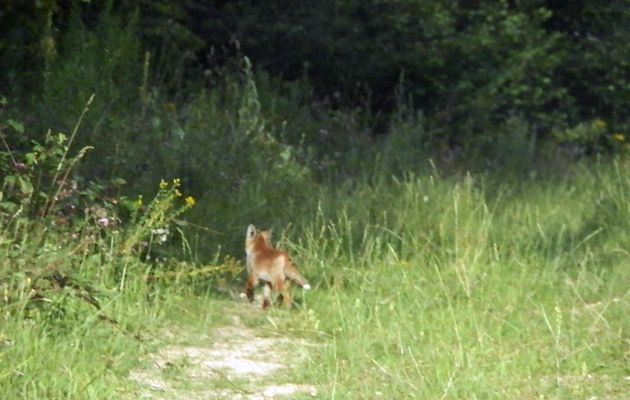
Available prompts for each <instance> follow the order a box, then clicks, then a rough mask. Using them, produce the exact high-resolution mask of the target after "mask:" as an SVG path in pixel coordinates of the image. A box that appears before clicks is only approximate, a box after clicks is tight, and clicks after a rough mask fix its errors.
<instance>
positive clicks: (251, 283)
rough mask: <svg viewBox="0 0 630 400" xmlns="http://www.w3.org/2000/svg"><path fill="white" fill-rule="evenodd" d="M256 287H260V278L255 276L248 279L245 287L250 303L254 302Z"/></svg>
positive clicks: (252, 275)
mask: <svg viewBox="0 0 630 400" xmlns="http://www.w3.org/2000/svg"><path fill="white" fill-rule="evenodd" d="M256 286H258V278H256V275H254V274H251V275H249V276H248V277H247V285H245V294H246V295H247V299H248V300H249V302H250V303H251V302H253V301H254V288H255V287H256Z"/></svg>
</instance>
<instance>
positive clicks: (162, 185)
mask: <svg viewBox="0 0 630 400" xmlns="http://www.w3.org/2000/svg"><path fill="white" fill-rule="evenodd" d="M167 187H168V183H166V181H165V180H164V179H161V180H160V189H166V188H167Z"/></svg>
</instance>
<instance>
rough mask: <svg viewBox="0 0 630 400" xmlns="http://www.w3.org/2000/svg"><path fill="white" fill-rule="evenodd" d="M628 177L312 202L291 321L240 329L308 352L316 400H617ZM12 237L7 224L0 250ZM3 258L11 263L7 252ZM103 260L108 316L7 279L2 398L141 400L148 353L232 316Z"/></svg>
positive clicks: (221, 305)
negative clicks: (305, 345)
mask: <svg viewBox="0 0 630 400" xmlns="http://www.w3.org/2000/svg"><path fill="white" fill-rule="evenodd" d="M629 166H630V165H629V164H628V161H627V160H618V161H616V162H614V163H610V164H603V163H602V164H589V165H586V164H585V165H578V166H576V167H575V169H574V171H573V173H572V174H570V175H568V176H566V177H562V178H554V179H542V178H532V179H525V180H522V181H518V182H507V181H501V180H500V179H499V178H498V177H495V176H491V175H463V176H460V177H440V176H439V175H438V174H434V175H433V176H430V175H426V176H425V175H419V176H412V175H407V176H406V177H404V178H400V179H389V180H388V179H381V180H379V181H378V183H373V184H367V183H358V184H356V185H355V186H354V187H353V188H352V189H349V188H337V189H334V190H333V189H327V190H322V194H321V196H320V198H321V201H320V203H319V205H318V207H317V209H315V210H311V211H309V210H306V211H305V212H304V213H302V215H301V216H299V217H297V218H296V219H295V224H294V225H292V226H291V227H289V228H288V229H287V230H286V231H285V232H284V235H282V234H278V237H279V238H280V239H281V241H280V245H281V247H284V248H286V249H288V250H289V251H290V252H291V253H293V254H294V256H295V258H296V259H297V260H298V261H299V264H300V265H301V269H302V271H303V273H304V275H305V276H307V277H308V278H309V280H310V281H311V283H312V284H313V285H314V286H315V287H314V290H313V291H310V292H306V293H304V294H303V295H301V294H299V293H296V298H297V299H296V300H297V302H298V304H297V306H296V307H294V308H293V309H292V310H283V309H274V310H271V311H270V312H268V313H263V312H262V311H260V312H259V313H258V312H257V313H245V314H242V315H241V317H242V318H243V319H244V321H243V322H244V323H245V324H246V325H247V326H249V327H252V328H253V329H257V330H258V331H259V332H261V335H264V332H265V331H269V330H273V331H279V332H283V333H285V334H287V335H290V336H297V337H302V338H306V339H308V340H310V341H312V342H314V343H316V344H317V346H313V347H312V348H309V349H307V354H308V357H307V361H306V364H305V365H303V366H301V368H295V369H293V370H292V371H291V378H292V380H293V381H294V382H304V383H310V384H316V385H318V387H319V390H318V396H317V397H318V398H331V399H333V398H334V399H364V398H370V399H372V398H384V399H388V398H396V399H404V398H409V399H412V398H413V399H417V398H444V399H447V398H452V399H461V398H463V399H480V398H497V399H503V398H516V399H530V398H539V399H543V398H554V399H564V398H567V399H568V398H570V399H574V398H585V399H588V398H598V399H622V398H624V396H625V395H626V393H627V392H628V389H629V388H630V380H629V379H630V378H629V377H630V367H628V366H629V365H630V362H629V361H630V360H629V358H630V350H629V349H630V336H629V334H628V332H629V329H630V322H628V318H627V315H628V314H629V312H630V307H629V302H630V294H629V292H628V288H629V287H630V268H628V266H629V261H630V253H629V251H630V250H629V248H628V243H630V222H628V221H630V198H629V196H630V179H629V178H628V176H627V174H626V173H625V172H624V171H627V170H628V167H629ZM252 222H255V221H252ZM243 229H244V228H243ZM243 232H244V231H243ZM15 234H16V233H15V232H14V231H11V232H9V230H8V228H7V229H5V228H4V227H3V240H4V239H6V238H10V239H11V240H13V239H15V237H11V236H10V235H15ZM243 234H244V233H243ZM14 243H15V241H14ZM60 243H65V242H60ZM22 245H23V247H24V248H25V249H26V248H29V249H30V250H29V251H30V252H35V250H34V249H33V248H32V246H31V247H29V246H26V245H24V244H22ZM2 251H3V252H4V253H3V255H2V257H3V258H2V259H3V260H8V259H9V258H10V257H13V258H10V259H15V257H14V256H10V254H9V253H10V252H11V251H15V246H10V245H7V244H6V243H5V244H2ZM58 251H60V252H63V250H62V249H61V250H58ZM22 259H23V260H26V261H24V262H29V261H37V262H45V261H46V259H45V258H44V257H43V256H39V258H36V257H33V256H31V255H29V254H22ZM109 262H111V259H108V258H107V257H104V258H102V259H101V258H98V257H96V258H86V260H85V261H84V262H83V263H82V264H81V268H83V269H84V271H83V272H81V273H80V274H79V275H81V276H85V277H86V279H92V281H91V282H92V283H93V284H95V285H96V284H97V283H98V284H97V286H98V287H102V288H104V290H105V289H107V290H106V291H105V292H104V293H105V294H104V295H103V297H102V300H103V301H102V302H101V304H102V305H103V307H102V309H101V310H96V309H94V308H93V307H91V306H90V305H89V304H86V303H85V302H82V301H80V299H79V300H77V298H78V297H77V296H76V295H72V294H71V293H70V292H69V290H66V291H65V292H64V291H60V292H58V293H56V294H55V296H54V297H51V298H50V299H49V301H50V303H49V304H47V306H46V307H39V306H32V305H30V306H26V305H25V304H24V303H19V302H11V301H7V298H6V297H7V294H6V292H7V290H8V289H7V288H19V287H20V285H19V284H15V282H13V283H12V284H11V285H10V286H9V285H7V283H6V282H5V281H4V280H2V281H0V282H2V284H3V285H4V286H3V288H4V289H3V290H5V295H4V296H5V299H4V300H3V302H2V304H1V307H2V308H1V311H2V315H1V316H0V318H1V320H0V321H1V323H0V361H1V362H0V391H1V392H2V393H3V398H6V399H35V398H38V399H39V398H46V399H56V398H81V399H107V398H120V399H124V398H135V397H137V396H138V395H139V393H140V389H139V388H138V387H137V386H135V384H134V383H133V382H131V381H130V380H129V379H128V378H127V376H128V374H129V371H130V370H132V369H133V368H137V367H138V366H140V365H141V361H140V360H142V357H143V355H145V354H146V353H147V352H150V351H154V350H156V349H157V348H159V347H160V346H162V345H164V343H167V342H169V341H171V342H178V341H179V342H181V341H184V342H188V343H194V342H195V337H196V335H197V333H199V335H201V333H200V332H202V331H204V330H212V328H213V327H218V326H223V325H226V324H229V318H228V317H229V315H225V313H224V310H226V309H227V310H230V309H233V307H235V305H234V304H233V302H232V301H231V300H226V299H225V298H221V296H220V295H218V294H217V293H216V291H215V290H214V286H208V285H207V283H206V282H204V280H203V277H202V278H200V279H198V278H196V279H197V280H196V281H195V282H194V284H193V283H191V281H190V280H186V279H182V280H176V281H173V282H171V284H164V283H160V284H155V285H150V284H149V283H148V282H147V281H146V280H145V279H144V278H143V275H142V274H140V273H138V274H135V275H134V274H130V275H129V276H128V277H127V280H126V289H125V290H117V289H116V287H117V286H116V284H115V280H114V279H112V276H106V275H99V274H95V273H94V270H97V269H98V268H105V267H107V265H108V264H107V263H109ZM2 263H3V264H2V268H3V269H2V271H5V273H6V271H8V270H9V269H10V265H9V264H7V262H6V261H2ZM136 267H137V268H136V270H142V268H143V264H141V263H138V264H137V265H136ZM11 276H15V275H11ZM99 277H100V278H99ZM14 279H17V278H14ZM98 279H101V280H100V281H98ZM112 282H114V283H112ZM18 283H19V282H18ZM240 284H241V283H239V282H235V289H239V285H240ZM16 290H17V289H16ZM20 304H21V306H20ZM16 307H17V308H18V309H19V310H17V311H16ZM19 307H22V308H19ZM29 307H31V308H29ZM236 307H239V306H238V305H236ZM243 307H246V306H245V305H243ZM99 315H107V316H108V317H109V318H112V319H114V320H116V324H113V323H108V322H107V321H103V320H101V319H99ZM165 331H170V332H173V331H175V332H178V334H177V336H176V337H174V338H167V337H164V336H163V332H165ZM173 374H174V375H175V376H176V375H177V371H173ZM180 384H181V385H182V386H186V382H180ZM189 384H190V385H191V387H194V382H190V383H189Z"/></svg>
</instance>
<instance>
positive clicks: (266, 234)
mask: <svg viewBox="0 0 630 400" xmlns="http://www.w3.org/2000/svg"><path fill="white" fill-rule="evenodd" d="M259 237H262V239H263V241H264V242H265V244H267V245H268V246H271V229H269V230H267V231H259V230H257V229H256V227H255V226H254V225H253V224H250V225H249V226H248V227H247V233H246V234H245V249H248V248H250V247H252V246H253V245H254V242H255V241H256V239H258V238H259Z"/></svg>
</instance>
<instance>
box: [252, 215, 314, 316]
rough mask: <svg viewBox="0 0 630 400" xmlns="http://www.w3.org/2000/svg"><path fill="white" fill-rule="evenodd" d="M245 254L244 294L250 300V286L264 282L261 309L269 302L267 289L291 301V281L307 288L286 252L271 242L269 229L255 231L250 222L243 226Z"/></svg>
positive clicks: (269, 294) (286, 300)
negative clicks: (246, 275)
mask: <svg viewBox="0 0 630 400" xmlns="http://www.w3.org/2000/svg"><path fill="white" fill-rule="evenodd" d="M245 252H246V253H247V274H248V277H247V285H246V286H245V294H246V295H247V298H248V299H249V301H250V302H252V301H254V288H255V287H256V286H258V284H259V283H260V282H261V281H262V282H263V283H264V288H263V289H264V292H263V293H264V295H263V308H267V307H269V306H270V305H271V291H276V292H279V293H280V294H279V296H278V299H280V300H282V301H283V302H284V303H285V304H287V305H290V304H291V297H290V296H289V287H290V283H291V282H295V283H296V284H298V285H299V286H301V287H302V288H304V289H305V290H308V289H310V288H311V286H310V285H309V283H308V281H306V279H304V278H303V277H302V275H300V272H299V271H298V269H297V267H296V266H295V264H294V263H293V260H291V257H290V256H289V254H288V253H287V252H285V251H282V250H279V249H277V248H275V247H273V245H272V244H271V231H257V230H256V227H255V226H254V225H250V226H248V227H247V234H246V236H245Z"/></svg>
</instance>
